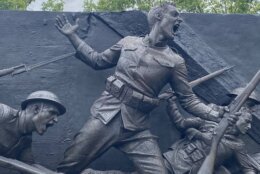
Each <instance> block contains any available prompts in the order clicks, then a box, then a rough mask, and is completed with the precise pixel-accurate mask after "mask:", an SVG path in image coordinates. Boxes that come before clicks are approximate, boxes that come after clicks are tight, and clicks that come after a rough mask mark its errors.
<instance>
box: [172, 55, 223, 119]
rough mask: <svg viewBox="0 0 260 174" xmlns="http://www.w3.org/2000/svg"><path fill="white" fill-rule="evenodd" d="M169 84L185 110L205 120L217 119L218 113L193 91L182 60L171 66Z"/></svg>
mask: <svg viewBox="0 0 260 174" xmlns="http://www.w3.org/2000/svg"><path fill="white" fill-rule="evenodd" d="M170 84H171V87H172V89H173V90H174V91H175V93H176V94H177V97H178V99H179V102H180V104H181V105H182V107H183V108H184V109H185V110H186V111H187V112H189V113H191V114H193V115H195V116H198V117H201V118H203V119H206V120H211V121H217V120H218V117H219V113H218V112H216V111H213V110H212V108H210V107H208V106H207V105H205V104H204V103H202V102H201V101H200V100H199V99H198V98H197V97H196V95H195V94H194V93H193V91H192V89H191V87H190V85H189V82H188V80H187V69H186V66H185V62H184V60H182V61H181V62H180V63H178V64H176V66H175V67H174V68H173V70H172V76H171V81H170Z"/></svg>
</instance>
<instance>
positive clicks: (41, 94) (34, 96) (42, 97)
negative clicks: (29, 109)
mask: <svg viewBox="0 0 260 174" xmlns="http://www.w3.org/2000/svg"><path fill="white" fill-rule="evenodd" d="M33 101H47V102H50V103H53V104H54V105H55V106H57V108H58V110H59V112H60V115H62V114H64V113H65V112H66V108H65V107H64V106H63V104H61V101H60V99H59V98H58V97H57V96H56V95H55V94H54V93H52V92H50V91H35V92H33V93H31V94H30V95H29V96H28V97H27V99H26V100H25V101H23V102H22V104H21V107H22V109H25V108H26V106H27V104H28V103H30V102H33Z"/></svg>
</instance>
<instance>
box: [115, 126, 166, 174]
mask: <svg viewBox="0 0 260 174" xmlns="http://www.w3.org/2000/svg"><path fill="white" fill-rule="evenodd" d="M116 147H117V148H118V149H119V150H121V151H123V152H124V153H125V154H126V155H127V156H128V157H129V158H130V159H131V160H132V161H133V162H134V164H135V167H136V169H137V172H138V173H140V174H143V173H145V174H158V173H160V174H168V171H167V169H166V167H165V164H164V161H163V157H162V153H161V150H160V148H159V146H158V143H157V140H156V138H155V137H154V136H153V135H152V134H151V133H150V131H149V130H145V131H141V132H139V133H136V134H135V135H133V136H130V137H129V138H127V139H125V140H123V141H121V142H120V143H119V144H117V145H116Z"/></svg>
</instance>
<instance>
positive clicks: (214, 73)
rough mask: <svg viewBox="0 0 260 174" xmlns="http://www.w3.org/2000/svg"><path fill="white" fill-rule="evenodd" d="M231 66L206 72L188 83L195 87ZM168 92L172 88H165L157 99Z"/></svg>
mask: <svg viewBox="0 0 260 174" xmlns="http://www.w3.org/2000/svg"><path fill="white" fill-rule="evenodd" d="M233 67H234V66H230V67H225V68H222V69H220V70H217V71H214V72H213V73H210V74H208V75H205V76H203V77H200V78H198V79H196V80H193V81H191V82H190V83H189V84H190V86H191V87H192V88H193V87H195V86H197V85H199V84H201V83H203V82H205V81H207V80H210V79H212V78H214V77H216V76H218V75H220V74H222V73H224V72H226V71H228V70H230V69H232V68H233ZM168 93H169V94H172V93H173V91H172V89H170V88H169V89H167V90H165V92H163V93H161V94H160V95H159V96H158V98H159V99H163V98H164V97H165V96H167V95H168Z"/></svg>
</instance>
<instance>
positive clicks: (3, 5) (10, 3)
mask: <svg viewBox="0 0 260 174" xmlns="http://www.w3.org/2000/svg"><path fill="white" fill-rule="evenodd" d="M32 1H35V0H0V10H26V8H27V6H28V5H29V4H30V3H31V2H32Z"/></svg>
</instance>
